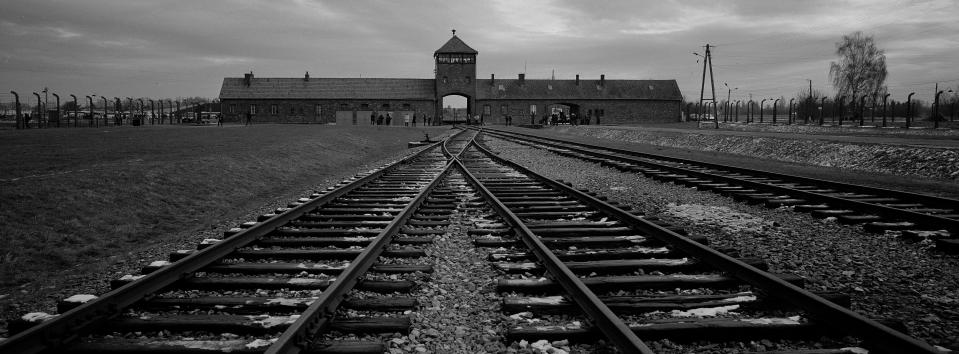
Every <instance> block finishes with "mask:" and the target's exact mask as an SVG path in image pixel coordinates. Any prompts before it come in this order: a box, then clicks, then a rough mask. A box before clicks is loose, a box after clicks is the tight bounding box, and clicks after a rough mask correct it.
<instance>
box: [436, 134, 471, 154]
mask: <svg viewBox="0 0 959 354" xmlns="http://www.w3.org/2000/svg"><path fill="white" fill-rule="evenodd" d="M456 128H458V129H462V130H461V131H460V132H458V133H456V134H453V136H451V137H450V138H449V139H446V140H443V145H442V147H443V155H445V156H446V157H447V158H449V159H455V158H456V157H458V156H459V155H461V154H462V153H463V151H466V147H468V146H469V141H467V144H466V147H464V148H463V149H462V150H460V151H459V152H458V153H456V155H454V154H453V153H452V152H450V150H449V148H447V143H449V142H450V141H453V139H456V138H457V137H458V136H460V135H463V134H466V132H469V131H470V129H465V128H460V127H458V126H457V127H456ZM470 140H472V138H471V139H470Z"/></svg>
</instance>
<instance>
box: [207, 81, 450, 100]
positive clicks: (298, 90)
mask: <svg viewBox="0 0 959 354" xmlns="http://www.w3.org/2000/svg"><path fill="white" fill-rule="evenodd" d="M243 80H244V79H243V78H242V77H228V78H224V79H223V86H221V87H220V99H264V98H269V99H416V100H420V99H422V100H432V99H434V98H435V81H434V80H433V79H381V78H310V80H309V81H305V80H303V78H302V77H298V78H285V77H284V78H275V77H270V78H253V79H252V80H251V82H250V86H246V85H244V83H243Z"/></svg>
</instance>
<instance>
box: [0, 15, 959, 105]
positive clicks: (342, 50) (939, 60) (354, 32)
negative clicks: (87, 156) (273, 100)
mask: <svg viewBox="0 0 959 354" xmlns="http://www.w3.org/2000/svg"><path fill="white" fill-rule="evenodd" d="M957 12H959V8H957V7H956V6H954V3H953V2H952V1H951V0H928V1H910V2H903V1H897V0H876V1H873V0H869V1H867V0H845V1H827V0H815V1H803V2H794V1H767V0H737V1H729V2H725V1H724V2H706V1H631V0H616V1H576V0H524V1H510V0H493V1H488V2H487V1H456V2H448V1H438V0H430V1H312V0H278V1H241V0H220V1H188V0H171V1H149V0H125V1H108V0H82V1H81V0H78V1H54V0H35V1H28V0H14V1H8V2H7V3H6V4H5V6H4V12H3V14H0V48H3V54H2V55H0V63H2V65H0V82H2V83H3V85H4V86H5V87H4V89H5V90H7V89H13V90H20V91H23V92H31V91H36V90H39V89H40V88H42V87H44V86H48V87H50V88H51V89H52V90H54V91H56V92H61V93H62V94H69V93H76V94H88V93H91V92H96V93H98V94H101V93H102V94H104V95H115V96H118V95H121V94H122V95H124V96H131V95H136V96H164V97H175V96H196V95H199V96H208V97H213V96H215V95H216V94H217V93H218V89H219V85H220V82H221V80H222V78H223V77H225V76H240V75H241V74H242V73H243V72H246V71H249V70H254V71H255V72H256V74H257V75H259V76H287V77H289V76H300V75H302V74H303V72H304V71H307V70H308V71H310V74H311V75H312V76H314V77H324V76H327V77H355V76H363V77H423V78H427V77H430V76H431V75H432V63H431V56H432V53H433V51H434V50H435V49H436V48H438V47H439V46H440V45H442V44H443V43H444V42H445V41H446V40H447V39H448V38H449V30H450V29H451V28H456V29H457V30H458V32H457V33H458V34H459V35H460V38H462V39H464V40H465V41H466V42H467V43H468V44H470V45H471V46H473V47H474V48H475V49H477V50H478V51H479V52H480V59H479V75H480V76H481V77H484V76H485V77H488V76H489V75H490V73H496V74H497V76H498V77H514V76H515V75H516V74H517V73H519V72H521V71H523V70H524V63H525V64H526V67H527V69H526V70H527V72H528V76H530V77H532V78H546V77H549V76H550V75H551V73H552V72H553V71H555V73H556V76H557V78H572V77H573V76H574V75H576V74H581V75H582V76H583V78H584V79H595V78H597V77H599V75H600V74H606V75H607V77H608V78H612V79H646V78H654V79H673V78H674V79H677V80H678V81H679V84H680V88H681V89H682V90H683V92H684V93H685V94H686V95H687V97H690V98H693V97H698V95H699V92H698V89H699V86H700V82H699V79H700V77H701V75H702V66H701V62H700V63H697V62H696V61H697V59H698V58H697V57H696V56H694V55H693V54H692V52H699V53H702V50H703V48H702V46H703V45H704V44H705V43H710V44H713V45H715V46H716V47H715V49H714V51H713V54H714V64H715V65H714V70H715V74H716V85H717V95H718V96H721V97H722V98H725V87H724V86H723V82H728V83H729V84H730V86H733V87H738V88H739V90H738V91H737V92H736V93H735V94H736V95H739V96H740V98H743V97H746V96H747V95H748V94H750V93H752V94H753V95H754V96H755V97H773V96H775V97H778V96H780V95H784V96H787V97H788V96H791V95H793V94H795V93H796V92H797V91H799V90H800V89H801V88H802V87H805V85H806V81H805V80H806V79H812V80H813V84H814V86H815V87H817V88H819V89H825V90H827V91H828V90H829V89H830V88H829V86H828V82H827V80H828V77H827V71H828V65H829V61H830V60H834V59H835V58H834V53H833V52H834V46H835V42H836V41H838V40H839V39H840V38H841V36H842V34H845V33H850V32H853V31H857V30H861V31H863V32H865V33H867V34H871V35H874V36H875V38H876V40H877V42H878V44H879V45H880V46H881V47H882V48H884V49H885V50H886V54H887V62H888V65H889V72H890V75H889V79H888V84H889V86H890V88H891V91H892V93H893V95H894V96H905V95H906V94H908V92H910V91H918V92H919V94H920V95H921V96H923V97H924V99H928V98H931V94H932V92H931V91H932V87H933V83H934V82H935V81H937V80H942V81H946V80H951V81H948V82H945V83H944V84H943V86H948V87H956V86H957V85H959V75H956V74H955V70H954V69H953V68H952V66H953V65H952V64H953V63H954V62H955V60H953V59H951V58H955V57H957V56H959V37H956V36H955V35H954V34H955V33H959V24H957V23H956V22H955V21H950V20H949V19H951V18H955V17H956V16H955V15H957ZM734 99H735V98H734Z"/></svg>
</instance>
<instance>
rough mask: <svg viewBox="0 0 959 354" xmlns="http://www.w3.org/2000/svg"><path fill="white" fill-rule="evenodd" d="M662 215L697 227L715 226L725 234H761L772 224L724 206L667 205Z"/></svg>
mask: <svg viewBox="0 0 959 354" xmlns="http://www.w3.org/2000/svg"><path fill="white" fill-rule="evenodd" d="M664 213H665V214H667V215H669V216H672V217H676V218H680V219H686V220H689V221H690V222H692V223H694V224H697V225H701V224H709V225H713V226H717V227H719V228H720V229H722V230H723V231H725V232H727V233H742V232H762V231H764V230H765V229H766V228H768V227H770V226H771V225H772V222H770V221H766V220H765V219H763V218H761V217H756V216H754V215H752V214H747V213H740V212H738V211H734V210H732V209H730V208H729V207H724V206H711V205H700V204H674V203H669V204H668V205H666V210H664Z"/></svg>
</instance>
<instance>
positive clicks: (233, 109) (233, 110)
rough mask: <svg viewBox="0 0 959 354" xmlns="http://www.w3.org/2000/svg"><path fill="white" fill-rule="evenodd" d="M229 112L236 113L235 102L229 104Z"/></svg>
mask: <svg viewBox="0 0 959 354" xmlns="http://www.w3.org/2000/svg"><path fill="white" fill-rule="evenodd" d="M230 114H236V105H235V104H231V105H230Z"/></svg>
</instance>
